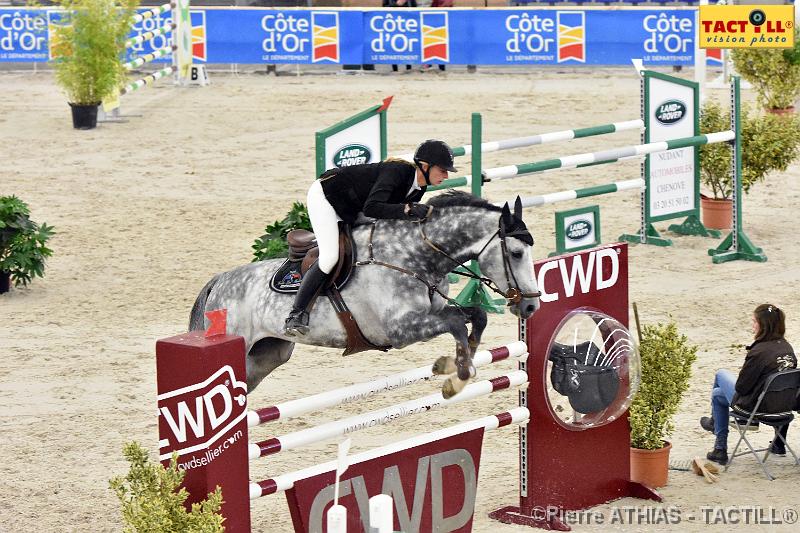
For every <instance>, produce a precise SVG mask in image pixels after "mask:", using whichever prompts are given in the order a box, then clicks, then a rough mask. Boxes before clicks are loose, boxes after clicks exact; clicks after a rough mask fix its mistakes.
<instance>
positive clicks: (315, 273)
mask: <svg viewBox="0 0 800 533" xmlns="http://www.w3.org/2000/svg"><path fill="white" fill-rule="evenodd" d="M455 171H456V169H455V168H454V167H453V151H452V150H451V149H450V147H449V146H448V145H447V143H445V142H443V141H437V140H433V139H430V140H427V141H425V142H423V143H422V144H420V145H419V147H417V150H416V152H414V163H410V162H408V161H404V160H402V159H388V160H386V161H382V162H380V163H369V164H364V165H354V166H350V167H343V168H332V169H330V170H326V171H325V172H323V174H322V175H321V176H320V178H319V179H318V180H315V181H314V183H313V184H312V185H311V188H310V189H309V190H308V217H309V218H310V219H311V226H312V227H313V229H314V234H315V235H316V238H317V245H318V246H319V261H317V262H316V263H314V265H313V266H312V267H311V268H310V269H308V271H307V272H306V273H305V274H304V275H303V281H302V283H301V284H300V288H299V289H298V291H297V295H296V296H295V299H294V306H293V307H292V311H291V313H290V314H289V316H288V318H287V319H286V323H285V325H284V333H285V334H286V335H288V336H290V337H294V336H296V335H305V334H306V333H308V308H309V305H310V303H311V302H312V301H313V300H314V297H315V296H316V295H317V293H319V291H320V290H321V289H322V287H323V286H324V285H325V282H326V281H327V280H328V277H329V276H330V273H331V272H332V271H333V268H334V267H335V266H336V263H337V262H338V261H339V224H338V223H339V221H343V222H344V223H346V224H352V223H353V222H354V221H355V220H356V218H357V217H358V213H359V212H363V213H364V215H365V216H367V217H372V218H395V219H412V220H420V219H424V218H425V217H426V216H427V215H428V206H427V205H424V204H420V203H417V202H419V200H420V199H421V198H422V195H423V194H424V193H425V190H426V189H427V187H428V186H429V185H439V184H440V183H441V182H442V181H443V180H444V179H445V178H447V173H448V172H455Z"/></svg>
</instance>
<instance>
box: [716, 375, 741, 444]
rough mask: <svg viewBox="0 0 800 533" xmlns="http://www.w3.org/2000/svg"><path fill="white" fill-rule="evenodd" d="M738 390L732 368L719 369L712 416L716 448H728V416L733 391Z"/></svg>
mask: <svg viewBox="0 0 800 533" xmlns="http://www.w3.org/2000/svg"><path fill="white" fill-rule="evenodd" d="M734 392H736V376H735V375H734V374H733V372H731V371H730V370H717V374H716V375H715V376H714V388H713V389H712V390H711V417H712V418H713V419H714V435H716V437H717V440H716V442H714V448H716V449H721V450H727V449H728V418H729V414H730V408H731V401H732V400H733V393H734Z"/></svg>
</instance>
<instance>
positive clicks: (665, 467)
mask: <svg viewBox="0 0 800 533" xmlns="http://www.w3.org/2000/svg"><path fill="white" fill-rule="evenodd" d="M670 449H672V444H671V443H669V442H665V443H664V447H663V448H659V449H658V450H640V449H639V448H631V481H636V482H638V483H641V484H642V485H646V486H648V487H650V488H651V489H656V488H658V487H663V486H664V485H666V484H667V479H668V476H669V451H670Z"/></svg>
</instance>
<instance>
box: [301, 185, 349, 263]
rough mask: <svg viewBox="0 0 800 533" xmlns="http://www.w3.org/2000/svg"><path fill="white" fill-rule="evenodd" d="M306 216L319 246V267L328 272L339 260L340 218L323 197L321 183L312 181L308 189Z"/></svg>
mask: <svg viewBox="0 0 800 533" xmlns="http://www.w3.org/2000/svg"><path fill="white" fill-rule="evenodd" d="M306 205H307V206H308V218H309V219H311V227H312V228H314V235H316V237H317V246H319V268H320V270H322V271H323V272H325V273H326V274H330V273H331V272H332V271H333V268H334V267H335V266H336V263H337V262H338V261H339V222H340V221H341V220H342V219H341V218H340V217H339V215H337V214H336V210H335V209H334V208H333V206H332V205H331V204H330V202H328V199H327V198H325V193H324V192H323V191H322V183H321V182H320V181H319V180H316V181H314V183H313V184H312V185H311V188H309V189H308V201H307V203H306Z"/></svg>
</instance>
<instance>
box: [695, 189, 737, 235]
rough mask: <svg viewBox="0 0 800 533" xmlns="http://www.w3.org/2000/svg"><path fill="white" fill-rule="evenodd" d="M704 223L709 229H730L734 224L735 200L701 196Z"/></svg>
mask: <svg viewBox="0 0 800 533" xmlns="http://www.w3.org/2000/svg"><path fill="white" fill-rule="evenodd" d="M700 207H702V216H703V225H704V226H705V227H707V228H709V229H729V228H730V227H731V226H732V225H733V200H731V199H725V200H717V199H715V198H709V197H707V196H702V195H701V196H700Z"/></svg>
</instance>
